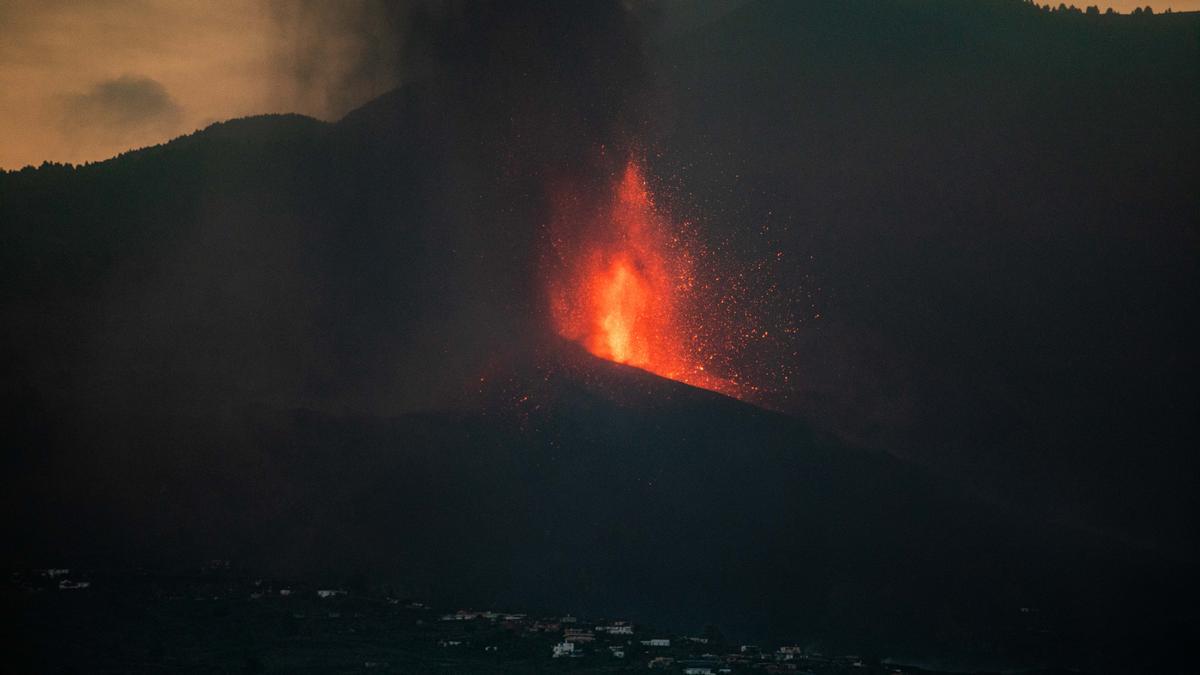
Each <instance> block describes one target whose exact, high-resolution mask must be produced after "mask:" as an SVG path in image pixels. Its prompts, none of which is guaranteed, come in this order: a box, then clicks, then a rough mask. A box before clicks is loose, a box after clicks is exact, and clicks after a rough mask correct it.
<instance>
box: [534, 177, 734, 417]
mask: <svg viewBox="0 0 1200 675" xmlns="http://www.w3.org/2000/svg"><path fill="white" fill-rule="evenodd" d="M560 210H561V207H560ZM568 210H569V209H568ZM558 217H559V218H560V219H567V220H575V221H577V222H575V223H574V224H573V225H572V226H569V227H560V228H553V229H555V230H557V232H558V233H557V234H556V236H555V240H554V242H553V244H554V250H555V252H556V254H557V256H556V257H557V265H556V268H557V269H556V271H555V272H554V273H553V274H552V276H553V277H554V278H553V279H552V280H551V283H550V299H551V312H552V318H553V321H554V326H555V329H556V330H557V331H558V333H559V334H560V335H561V336H563V337H565V338H568V339H570V340H574V341H576V342H578V343H580V344H581V345H583V346H584V347H585V348H586V349H587V350H588V351H589V352H591V353H592V354H594V355H596V356H599V357H601V358H605V359H609V360H611V361H616V362H617V363H624V364H628V365H631V366H636V367H638V368H642V369H643V370H647V371H650V372H652V373H655V374H657V375H661V376H663V377H668V378H671V379H674V380H679V381H681V382H686V383H688V384H691V385H694V386H697V387H703V388H705V389H711V390H714V391H719V392H721V393H724V394H727V395H731V396H738V395H739V393H740V391H739V386H738V384H737V382H736V380H735V379H734V378H731V377H729V376H728V374H722V375H725V376H724V377H723V376H721V375H718V374H717V373H714V372H710V368H711V367H712V365H713V364H714V363H719V362H720V359H719V358H718V355H717V354H716V351H717V350H714V349H711V345H710V344H707V341H706V337H705V336H707V335H709V334H710V333H711V331H707V330H703V329H702V328H703V327H702V326H699V325H697V322H698V321H700V320H702V317H703V316H704V314H705V312H706V311H709V310H712V309H714V308H704V307H702V306H700V303H701V298H700V297H699V296H698V295H697V293H695V290H696V286H697V284H696V277H695V260H694V257H693V255H692V253H691V252H690V250H689V245H688V241H687V240H688V238H687V237H685V236H683V233H682V231H681V230H680V229H679V228H675V227H672V225H671V223H670V222H668V221H667V219H666V218H664V217H663V216H662V215H660V214H659V213H658V212H657V211H656V209H655V205H654V202H653V199H652V197H651V194H650V191H649V189H648V188H647V185H646V181H645V179H644V177H643V175H642V171H641V169H640V167H639V166H638V165H637V164H636V163H635V162H632V161H631V162H630V163H629V164H628V165H627V167H626V169H625V171H624V173H623V175H622V176H621V178H620V180H619V181H618V182H617V184H616V185H615V186H614V189H613V193H612V196H611V198H610V199H608V200H607V202H606V203H604V204H602V205H601V207H600V208H599V210H598V211H597V212H595V213H593V214H591V215H590V216H589V215H581V214H578V213H575V214H571V213H560V214H558ZM579 221H582V222H579ZM564 233H565V234H564Z"/></svg>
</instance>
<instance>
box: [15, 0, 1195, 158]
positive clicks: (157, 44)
mask: <svg viewBox="0 0 1200 675" xmlns="http://www.w3.org/2000/svg"><path fill="white" fill-rule="evenodd" d="M380 2H381V0H328V1H322V0H93V1H91V2H88V1H85V0H0V168H8V169H11V168H18V167H21V166H24V165H26V164H38V163H40V162H42V161H43V160H52V161H69V162H75V163H78V162H83V161H90V160H100V159H104V158H107V157H111V156H112V155H114V154H116V153H118V152H121V151H123V150H127V149H130V148H135V147H141V146H145V145H150V144H154V143H159V142H162V141H165V140H168V139H170V138H173V137H175V136H178V135H180V134H184V133H188V132H191V131H193V130H195V129H197V128H202V127H204V126H207V125H208V124H210V123H212V122H214V121H218V120H224V119H230V118H234V117H240V116H244V115H250V114H255V113H265V112H300V113H304V114H307V115H312V116H314V117H319V118H323V119H334V118H337V117H339V116H340V115H342V114H343V113H345V112H346V111H347V110H349V109H350V108H352V107H354V106H355V105H358V104H359V103H362V102H365V101H366V100H368V99H370V98H372V97H374V96H376V95H378V94H380V93H383V92H384V91H387V90H388V89H390V88H391V87H394V86H395V85H396V84H397V83H398V72H399V71H398V68H396V67H395V64H394V63H393V64H387V63H384V64H375V67H374V69H373V70H371V71H369V72H365V73H364V72H363V68H362V64H363V62H364V53H363V51H364V50H370V54H371V55H372V58H374V57H377V56H378V55H379V54H381V53H389V51H390V52H393V53H394V52H395V50H391V49H390V47H392V46H393V45H386V44H381V41H384V40H386V39H388V37H387V36H389V35H391V36H394V35H395V34H396V31H388V29H387V27H385V26H380V25H378V22H377V20H376V19H377V17H376V16H375V14H373V11H374V9H376V8H377V6H378V5H379V3H380ZM731 4H733V5H736V4H737V3H736V2H734V3H731ZM1041 4H1044V3H1041ZM1054 4H1056V5H1057V3H1054ZM1069 4H1070V3H1069ZM1076 4H1079V3H1076ZM1083 4H1092V3H1088V2H1084V3H1082V4H1081V5H1080V6H1082V5H1083ZM1096 4H1100V3H1096ZM1109 5H1111V6H1112V7H1113V8H1114V9H1117V10H1118V11H1122V12H1127V11H1130V10H1131V9H1132V8H1134V7H1139V6H1146V5H1150V6H1152V7H1154V9H1155V10H1156V11H1162V10H1164V9H1166V8H1168V7H1172V8H1174V9H1175V10H1177V11H1182V10H1200V0H1165V1H1164V0H1153V1H1149V0H1138V1H1137V2H1134V1H1132V0H1113V1H1112V2H1109V3H1104V4H1100V7H1102V8H1104V7H1107V6H1109ZM301 50H303V51H301ZM351 71H353V73H354V77H353V78H349V77H347V74H348V73H350V72H351Z"/></svg>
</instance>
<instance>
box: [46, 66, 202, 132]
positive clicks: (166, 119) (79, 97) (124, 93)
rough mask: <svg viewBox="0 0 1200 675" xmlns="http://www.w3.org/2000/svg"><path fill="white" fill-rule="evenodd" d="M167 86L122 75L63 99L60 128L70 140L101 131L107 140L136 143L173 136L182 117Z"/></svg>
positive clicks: (148, 79) (141, 78) (146, 79)
mask: <svg viewBox="0 0 1200 675" xmlns="http://www.w3.org/2000/svg"><path fill="white" fill-rule="evenodd" d="M182 112H183V111H182V110H181V108H180V107H179V105H178V104H177V103H176V102H175V100H174V99H172V98H171V95H170V94H169V93H168V92H167V89H166V87H164V86H163V85H162V84H161V83H159V82H157V81H155V80H153V79H150V78H148V77H139V76H135V75H123V76H121V77H118V78H115V79H111V80H105V81H103V82H99V83H97V84H96V85H95V86H93V87H92V88H91V89H89V90H88V91H86V92H83V93H79V94H71V95H67V96H66V97H64V99H63V105H62V110H61V113H62V116H61V121H60V124H61V129H62V132H63V134H64V135H66V136H67V137H68V138H80V137H81V135H83V134H86V135H87V136H89V137H93V138H94V137H95V136H96V135H97V132H98V131H99V132H100V133H101V134H102V135H103V136H105V137H106V140H108V141H134V142H135V141H136V139H138V138H139V137H141V136H145V135H147V134H150V135H158V134H162V133H171V132H173V131H175V130H176V129H178V127H179V124H180V121H181V119H182V117H183V114H182Z"/></svg>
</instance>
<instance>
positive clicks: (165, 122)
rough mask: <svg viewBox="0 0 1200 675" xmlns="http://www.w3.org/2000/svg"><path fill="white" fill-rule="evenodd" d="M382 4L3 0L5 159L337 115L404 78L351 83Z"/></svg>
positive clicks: (85, 152) (0, 131)
mask: <svg viewBox="0 0 1200 675" xmlns="http://www.w3.org/2000/svg"><path fill="white" fill-rule="evenodd" d="M372 4H373V3H372V2H371V1H370V0H365V1H360V2H347V3H340V4H339V5H337V9H338V11H337V12H336V13H335V12H332V11H327V8H331V7H332V4H330V3H314V2H301V1H299V0H100V1H92V2H71V1H69V0H0V168H6V169H13V168H18V167H20V166H23V165H26V164H38V163H41V162H42V161H43V160H51V161H68V162H75V163H79V162H82V161H95V160H100V159H104V158H107V157H110V156H112V155H114V154H116V153H119V152H121V151H123V150H127V149H130V148H136V147H141V146H145V145H150V144H154V143H159V142H162V141H165V140H169V139H170V138H173V137H175V136H178V135H180V134H185V133H189V132H191V131H193V130H195V129H198V128H203V127H205V126H207V125H209V124H211V123H213V122H216V121H220V120H225V119H230V118H235V117H242V116H246V115H251V114H257V113H268V112H299V113H303V114H307V115H312V116H314V117H318V118H323V119H335V118H337V117H339V116H341V115H342V114H343V113H345V112H346V111H347V110H349V109H351V108H353V107H354V106H355V105H357V104H359V103H361V102H363V101H365V100H368V99H370V98H372V97H373V96H375V95H378V94H380V93H383V92H384V91H387V90H388V89H390V88H392V87H393V86H395V84H396V82H395V81H394V80H393V79H391V78H392V76H393V75H394V72H395V71H394V70H387V71H385V70H382V69H381V70H380V71H379V72H381V73H383V72H386V73H387V75H381V76H380V78H379V79H378V80H377V81H372V80H371V79H370V78H357V79H355V87H356V89H355V90H353V91H346V90H345V87H344V84H343V83H344V82H346V81H347V78H346V74H347V72H348V71H350V70H353V69H355V68H357V67H358V65H359V63H360V61H361V57H362V56H363V54H362V53H361V52H362V50H363V49H364V44H369V43H364V41H363V40H362V39H361V36H362V34H364V33H365V34H367V36H368V37H369V34H370V32H371V30H372V27H371V25H370V24H369V22H367V21H364V20H363V19H364V17H366V15H367V11H368V10H369V9H370V8H371V5H372ZM314 7H316V9H315V10H314ZM318 26H319V27H320V30H317V28H318ZM301 44H302V45H303V50H301V49H299V48H298V47H299V45H301Z"/></svg>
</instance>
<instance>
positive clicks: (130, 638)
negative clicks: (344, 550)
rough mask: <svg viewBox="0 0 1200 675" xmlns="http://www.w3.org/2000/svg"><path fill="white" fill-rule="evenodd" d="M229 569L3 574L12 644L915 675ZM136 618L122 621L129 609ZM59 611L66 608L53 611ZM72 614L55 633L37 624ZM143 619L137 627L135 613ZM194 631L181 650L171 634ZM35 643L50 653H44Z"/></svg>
mask: <svg viewBox="0 0 1200 675" xmlns="http://www.w3.org/2000/svg"><path fill="white" fill-rule="evenodd" d="M230 567H231V566H230V564H229V562H228V561H206V562H205V563H204V564H203V565H202V566H201V568H200V570H199V571H198V572H197V573H194V574H192V573H189V574H178V573H176V574H152V573H149V572H145V571H136V572H123V573H113V572H104V573H101V572H82V571H79V570H74V569H71V568H66V567H61V568H52V569H40V570H25V571H18V572H12V573H10V574H9V579H8V583H7V584H5V588H4V594H5V596H6V597H5V600H6V603H7V605H8V606H11V607H14V608H16V609H17V611H18V612H21V613H22V614H23V615H24V616H25V618H26V623H27V624H29V625H38V626H42V627H43V631H42V632H39V633H34V634H30V635H25V636H22V637H23V639H24V640H28V641H29V642H30V643H31V644H37V643H39V642H40V643H42V644H40V645H39V646H40V647H41V648H42V650H43V651H45V652H46V653H50V654H53V655H55V656H54V658H56V659H61V660H62V661H61V662H56V663H54V664H46V665H49V666H52V667H53V670H59V669H60V668H61V667H64V666H65V667H72V666H76V667H77V666H78V665H80V664H83V665H87V666H90V667H89V668H85V670H91V669H93V668H92V667H99V669H101V670H107V669H112V668H116V669H118V670H140V669H143V668H139V667H132V666H133V665H140V666H144V667H145V668H146V669H156V668H161V667H181V668H195V667H209V666H218V667H220V668H222V669H227V668H230V667H232V668H235V669H240V670H241V672H331V671H332V672H359V671H362V672H529V671H535V672H603V673H616V672H646V671H656V672H664V673H684V674H685V675H717V674H720V673H796V674H797V675H802V674H811V675H818V674H825V673H830V674H832V673H863V674H867V673H871V674H876V673H888V674H891V673H922V672H933V671H923V670H921V669H919V668H913V667H909V666H903V667H901V666H897V665H895V664H891V663H889V662H887V661H886V660H880V659H871V658H865V657H860V656H858V655H850V654H828V653H823V652H822V650H821V649H820V648H819V647H816V646H814V645H812V644H809V645H800V644H792V643H789V644H744V643H739V642H736V641H730V640H727V639H725V638H724V637H723V636H722V635H721V633H720V631H719V630H718V629H716V628H715V627H709V628H706V629H704V630H703V631H702V632H701V633H700V634H697V635H690V634H676V633H672V632H670V631H665V630H660V629H658V628H656V627H651V626H645V625H642V624H639V623H637V622H634V621H632V620H629V619H627V618H584V617H577V616H574V615H570V614H563V615H543V614H535V613H527V612H522V611H510V610H502V609H457V610H453V611H445V610H439V609H437V608H435V607H433V606H431V605H430V604H428V603H426V602H425V601H422V600H415V599H412V598H407V597H400V596H399V595H397V594H395V593H392V592H390V591H389V590H387V589H369V590H368V589H364V588H354V584H328V585H305V584H298V583H297V584H291V583H282V582H280V581H277V580H267V579H257V578H250V577H243V576H240V575H239V574H237V573H236V572H235V571H232V570H231V569H230ZM135 600H136V603H138V604H141V605H142V606H148V607H149V610H147V611H146V612H137V613H133V614H127V613H125V611H124V610H126V609H127V608H128V607H130V606H132V605H133V604H135V603H134V601H135ZM64 610H68V611H64ZM51 614H54V615H58V616H70V617H71V619H70V620H69V621H66V622H62V623H60V624H48V623H47V622H45V621H42V620H40V618H41V617H45V616H50V615H51ZM148 615H152V616H154V617H156V618H155V621H154V622H153V624H151V625H146V623H145V620H146V616H148ZM180 634H187V635H190V636H192V637H191V638H190V639H189V640H187V641H176V640H172V639H171V637H172V636H174V635H180ZM47 646H52V647H53V649H50V650H46V649H45V648H46V647H47Z"/></svg>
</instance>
